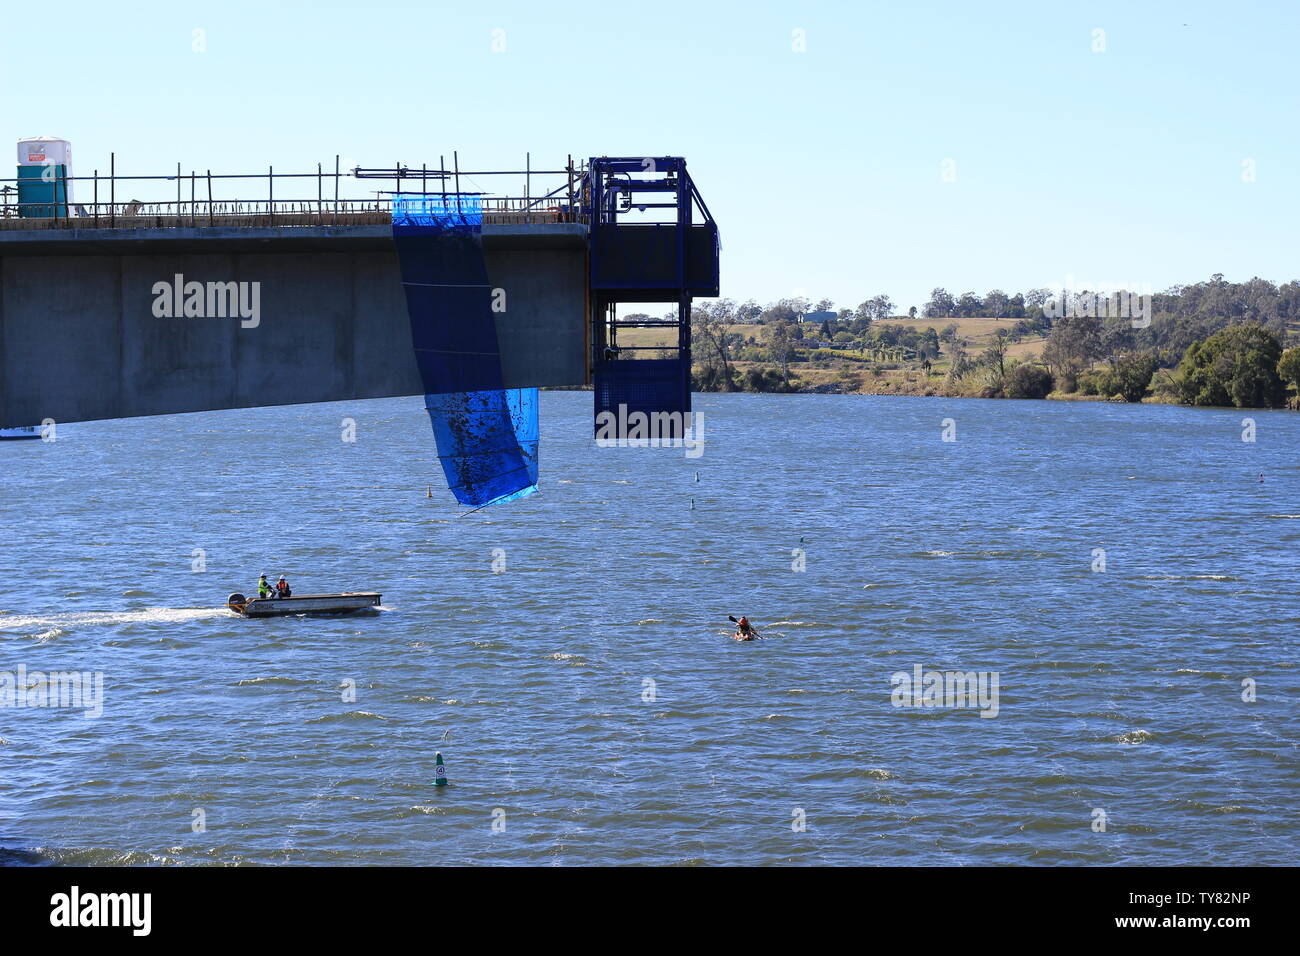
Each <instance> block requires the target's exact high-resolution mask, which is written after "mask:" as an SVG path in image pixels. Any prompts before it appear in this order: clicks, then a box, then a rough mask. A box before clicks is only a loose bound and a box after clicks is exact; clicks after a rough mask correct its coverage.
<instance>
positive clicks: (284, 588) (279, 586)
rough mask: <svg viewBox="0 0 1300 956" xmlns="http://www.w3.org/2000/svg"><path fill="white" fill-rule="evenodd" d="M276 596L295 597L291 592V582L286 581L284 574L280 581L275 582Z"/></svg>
mask: <svg viewBox="0 0 1300 956" xmlns="http://www.w3.org/2000/svg"><path fill="white" fill-rule="evenodd" d="M275 594H276V597H282V598H287V597H292V596H293V592H292V591H290V590H289V582H288V581H286V580H285V579H284V575H283V574H282V575H280V580H278V581H276V582H275Z"/></svg>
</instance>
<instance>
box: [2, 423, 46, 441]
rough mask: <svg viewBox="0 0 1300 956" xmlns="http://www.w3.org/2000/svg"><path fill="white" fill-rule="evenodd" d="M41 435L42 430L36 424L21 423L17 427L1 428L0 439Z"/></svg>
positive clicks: (37, 436) (38, 436)
mask: <svg viewBox="0 0 1300 956" xmlns="http://www.w3.org/2000/svg"><path fill="white" fill-rule="evenodd" d="M40 437H41V430H40V429H39V428H37V427H36V426H35V425H19V426H18V427H16V428H0V441H5V440H11V441H12V440H14V439H23V438H40Z"/></svg>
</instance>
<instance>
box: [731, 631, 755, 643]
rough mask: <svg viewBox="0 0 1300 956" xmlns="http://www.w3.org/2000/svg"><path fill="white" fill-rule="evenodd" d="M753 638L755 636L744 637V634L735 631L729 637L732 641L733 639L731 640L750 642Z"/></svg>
mask: <svg viewBox="0 0 1300 956" xmlns="http://www.w3.org/2000/svg"><path fill="white" fill-rule="evenodd" d="M755 636H756V635H754V634H750V635H748V636H746V635H744V634H741V633H740V632H739V631H737V632H736V633H735V634H732V635H731V637H732V639H733V640H737V641H752V640H753V639H754V637H755Z"/></svg>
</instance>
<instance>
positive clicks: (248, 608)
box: [226, 591, 380, 617]
mask: <svg viewBox="0 0 1300 956" xmlns="http://www.w3.org/2000/svg"><path fill="white" fill-rule="evenodd" d="M379 599H380V595H379V594H376V593H374V592H371V591H359V592H355V593H354V592H347V593H344V594H303V595H297V594H295V595H294V596H293V597H287V598H282V597H269V598H246V597H244V595H242V594H240V593H238V592H236V593H234V594H232V595H230V597H228V598H226V607H228V608H230V610H232V611H234V612H235V613H236V614H242V615H244V617H281V616H284V615H288V614H350V613H351V612H353V611H361V610H364V609H365V608H368V607H379Z"/></svg>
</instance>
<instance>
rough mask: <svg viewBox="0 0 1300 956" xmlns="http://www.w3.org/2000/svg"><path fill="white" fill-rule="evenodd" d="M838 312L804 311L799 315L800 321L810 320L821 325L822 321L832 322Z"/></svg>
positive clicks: (836, 317) (837, 315)
mask: <svg viewBox="0 0 1300 956" xmlns="http://www.w3.org/2000/svg"><path fill="white" fill-rule="evenodd" d="M839 317H840V316H839V313H838V312H805V313H804V314H803V315H801V316H799V321H800V322H812V323H813V324H814V325H821V324H822V323H823V322H834V321H835V320H836V319H838V318H839Z"/></svg>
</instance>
